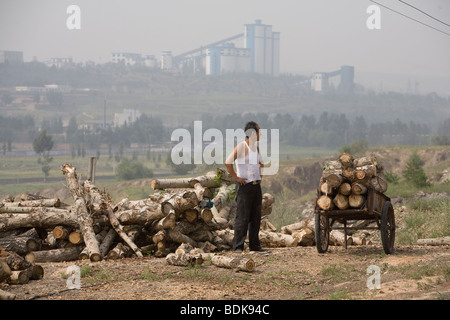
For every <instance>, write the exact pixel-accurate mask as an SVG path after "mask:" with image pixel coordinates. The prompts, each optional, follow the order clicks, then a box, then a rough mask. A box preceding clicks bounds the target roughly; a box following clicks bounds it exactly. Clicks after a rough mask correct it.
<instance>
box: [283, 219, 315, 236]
mask: <svg viewBox="0 0 450 320" xmlns="http://www.w3.org/2000/svg"><path fill="white" fill-rule="evenodd" d="M311 223H312V224H311ZM304 228H314V222H313V221H311V220H309V219H305V220H302V221H299V222H295V223H292V224H288V225H285V226H282V227H281V228H280V231H281V233H285V234H293V233H294V232H296V231H299V230H301V229H304Z"/></svg>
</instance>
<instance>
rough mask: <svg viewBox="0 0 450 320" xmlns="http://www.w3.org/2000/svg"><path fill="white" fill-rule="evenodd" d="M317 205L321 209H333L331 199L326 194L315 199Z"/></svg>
mask: <svg viewBox="0 0 450 320" xmlns="http://www.w3.org/2000/svg"><path fill="white" fill-rule="evenodd" d="M317 205H318V206H319V208H320V209H322V210H331V209H333V200H332V199H331V198H330V197H328V196H326V195H322V196H320V197H319V199H317Z"/></svg>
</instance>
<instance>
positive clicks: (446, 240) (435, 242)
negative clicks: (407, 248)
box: [417, 236, 450, 246]
mask: <svg viewBox="0 0 450 320" xmlns="http://www.w3.org/2000/svg"><path fill="white" fill-rule="evenodd" d="M417 244H419V245H426V246H446V245H450V236H446V237H440V238H427V239H418V240H417Z"/></svg>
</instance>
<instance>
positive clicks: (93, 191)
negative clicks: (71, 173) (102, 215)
mask: <svg viewBox="0 0 450 320" xmlns="http://www.w3.org/2000/svg"><path fill="white" fill-rule="evenodd" d="M84 187H85V188H87V190H88V192H89V194H90V196H91V201H92V202H94V203H98V204H99V205H100V206H101V207H102V209H103V210H105V211H106V212H107V214H108V218H109V221H110V222H111V226H112V227H113V228H114V230H115V231H116V232H117V234H118V235H119V237H121V238H122V239H123V240H124V241H125V243H126V244H127V245H128V246H129V247H130V248H131V249H132V250H133V251H134V252H135V253H136V255H137V256H138V257H140V258H142V257H143V255H142V252H141V249H139V247H138V246H137V245H136V244H135V243H134V242H133V241H132V240H131V239H130V237H128V235H127V234H126V232H125V231H123V226H122V225H121V224H120V222H119V220H118V219H117V217H116V216H115V214H114V212H113V209H112V207H111V205H110V204H109V202H107V201H106V199H105V198H104V196H103V195H102V194H101V193H100V190H98V188H97V187H96V186H95V185H94V184H92V183H91V182H90V181H89V180H87V181H85V182H84ZM99 252H100V249H99Z"/></svg>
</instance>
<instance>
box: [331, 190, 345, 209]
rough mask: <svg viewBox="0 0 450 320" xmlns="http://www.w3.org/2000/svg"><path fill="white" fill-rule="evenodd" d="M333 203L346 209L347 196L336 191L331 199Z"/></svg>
mask: <svg viewBox="0 0 450 320" xmlns="http://www.w3.org/2000/svg"><path fill="white" fill-rule="evenodd" d="M333 204H334V205H335V206H336V207H338V208H339V209H340V210H345V209H348V207H349V200H348V197H347V196H344V195H343V194H340V193H338V194H337V195H336V196H335V197H334V199H333Z"/></svg>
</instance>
